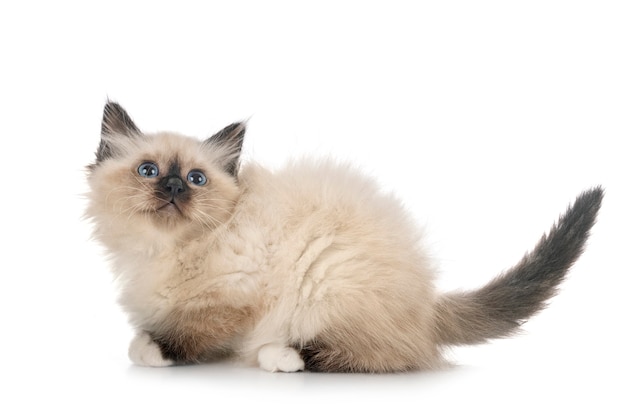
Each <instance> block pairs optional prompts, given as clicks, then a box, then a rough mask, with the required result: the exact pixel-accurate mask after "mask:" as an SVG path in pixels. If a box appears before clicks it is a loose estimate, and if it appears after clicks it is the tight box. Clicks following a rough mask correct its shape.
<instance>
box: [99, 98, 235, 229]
mask: <svg viewBox="0 0 626 414" xmlns="http://www.w3.org/2000/svg"><path fill="white" fill-rule="evenodd" d="M244 133H245V124H243V123H234V124H231V125H229V126H227V127H226V128H224V129H223V130H221V131H220V132H218V133H217V134H215V135H213V136H212V137H210V138H208V139H206V140H204V141H201V140H196V139H194V138H189V137H186V136H182V135H179V134H174V133H167V132H161V133H154V134H147V133H142V132H141V131H140V130H139V128H137V126H136V125H135V123H134V122H133V121H132V119H131V118H130V116H129V115H128V114H127V113H126V111H125V110H124V109H123V108H122V107H121V106H120V105H118V104H117V103H114V102H108V103H107V104H106V106H105V108H104V116H103V119H102V134H101V141H100V144H99V146H98V149H97V151H96V161H95V162H94V163H93V164H91V165H89V166H88V181H89V186H90V190H91V191H90V193H89V196H88V197H89V207H88V210H87V216H89V217H91V218H92V219H93V220H94V221H95V223H96V225H97V226H98V227H99V232H100V233H107V230H110V232H109V233H116V234H122V233H124V231H126V230H127V231H129V232H137V231H140V232H141V231H142V230H145V231H146V234H151V233H152V232H150V231H149V228H153V229H159V230H166V231H168V232H174V233H176V232H178V231H182V232H187V231H193V230H197V231H206V230H211V229H214V228H215V227H217V226H219V225H221V224H223V223H225V222H226V221H227V220H228V218H229V217H230V215H231V214H232V211H233V209H234V206H235V204H236V202H237V200H238V198H239V195H240V190H239V186H238V181H237V174H238V170H239V159H240V154H241V147H242V143H243V137H244Z"/></svg>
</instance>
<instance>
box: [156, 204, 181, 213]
mask: <svg viewBox="0 0 626 414" xmlns="http://www.w3.org/2000/svg"><path fill="white" fill-rule="evenodd" d="M157 213H159V214H160V215H165V216H182V215H183V212H182V210H181V209H180V207H178V205H176V203H174V202H169V203H165V204H163V205H162V206H161V207H159V208H157Z"/></svg>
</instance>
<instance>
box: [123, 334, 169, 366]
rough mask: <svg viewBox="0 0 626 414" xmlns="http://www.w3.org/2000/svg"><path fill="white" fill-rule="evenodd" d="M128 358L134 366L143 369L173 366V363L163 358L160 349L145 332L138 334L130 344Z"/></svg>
mask: <svg viewBox="0 0 626 414" xmlns="http://www.w3.org/2000/svg"><path fill="white" fill-rule="evenodd" d="M128 357H129V358H130V360H131V361H133V363H134V364H136V365H141V366H144V367H167V366H170V365H172V364H174V362H173V361H170V360H169V359H164V358H163V355H161V349H159V346H158V345H157V344H156V343H154V341H153V340H152V338H150V335H148V334H147V333H146V332H141V333H138V334H137V335H136V336H135V338H134V339H133V340H132V341H131V342H130V347H129V348H128Z"/></svg>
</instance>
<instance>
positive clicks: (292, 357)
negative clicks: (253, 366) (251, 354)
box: [258, 344, 304, 372]
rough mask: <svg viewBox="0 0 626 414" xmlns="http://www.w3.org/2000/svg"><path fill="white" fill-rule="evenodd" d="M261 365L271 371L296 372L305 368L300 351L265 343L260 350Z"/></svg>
mask: <svg viewBox="0 0 626 414" xmlns="http://www.w3.org/2000/svg"><path fill="white" fill-rule="evenodd" d="M258 360H259V365H260V366H261V368H263V369H264V370H266V371H269V372H277V371H278V372H296V371H302V370H303V369H304V361H303V360H302V358H300V355H299V354H298V352H297V351H296V350H295V349H293V348H290V347H285V346H282V345H275V344H270V345H265V346H263V347H262V348H261V349H260V350H259V355H258Z"/></svg>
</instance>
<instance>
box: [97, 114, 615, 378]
mask: <svg viewBox="0 0 626 414" xmlns="http://www.w3.org/2000/svg"><path fill="white" fill-rule="evenodd" d="M244 133H245V125H244V124H242V123H234V124H232V125H229V126H228V127H226V128H224V129H223V130H221V131H220V132H218V133H217V134H215V135H214V136H212V137H211V138H209V139H207V140H204V141H198V140H195V139H193V138H189V137H185V136H182V135H178V134H174V133H166V132H163V133H156V134H146V133H142V132H141V131H140V130H139V128H137V126H136V125H135V124H134V122H133V121H132V120H131V118H130V117H129V116H128V114H127V113H126V112H125V111H124V109H123V108H122V107H121V106H120V105H118V104H116V103H113V102H108V103H107V104H106V106H105V108H104V117H103V121H102V136H101V142H100V145H99V147H98V149H97V152H96V160H95V162H94V163H93V164H91V165H90V166H89V167H88V181H89V186H90V192H89V205H88V208H87V213H86V214H87V216H88V217H89V218H90V219H91V220H92V221H93V224H94V235H95V238H97V239H98V240H99V241H100V242H102V243H103V244H104V246H105V247H106V248H107V251H108V254H109V257H110V259H111V262H112V266H113V271H114V273H115V274H116V275H117V277H118V279H119V281H120V285H121V292H120V303H121V305H122V307H123V308H124V310H125V311H126V312H127V313H128V315H129V317H130V323H131V324H132V326H133V327H134V328H135V329H136V332H137V335H136V337H135V338H134V339H133V341H132V342H131V345H130V351H129V356H130V359H131V360H132V361H133V362H134V363H136V364H139V365H149V366H167V365H172V364H187V363H198V362H203V361H210V360H215V359H218V358H223V357H226V356H235V357H237V358H240V359H241V360H244V361H247V362H250V363H253V364H258V365H259V366H260V367H261V368H263V369H265V370H268V371H284V372H292V371H299V370H303V369H307V370H314V371H338V372H393V371H405V370H415V369H432V368H437V367H440V366H442V364H443V363H444V361H443V360H442V356H441V353H442V349H443V348H445V347H446V346H450V345H460V344H476V343H481V342H484V341H486V340H488V339H490V338H500V337H505V336H508V335H510V334H513V333H515V332H516V331H517V330H518V328H519V327H520V325H521V324H522V323H523V322H524V321H525V320H526V319H528V318H529V317H530V316H532V315H533V314H535V313H536V312H538V311H539V310H541V309H542V308H543V307H544V306H545V303H546V301H547V300H548V299H549V298H550V297H552V296H553V295H554V294H555V293H556V290H557V287H558V285H559V283H560V282H561V281H562V280H563V278H564V276H565V274H566V272H567V271H568V269H569V268H570V266H572V264H573V263H574V262H575V261H576V259H577V258H578V257H579V255H580V254H581V252H582V250H583V248H584V244H585V241H586V239H587V236H588V233H589V231H590V229H591V227H592V226H593V224H594V221H595V218H596V215H597V213H598V210H599V208H600V204H601V200H602V196H603V190H602V189H601V188H600V187H598V188H594V189H591V190H589V191H586V192H584V193H582V194H581V195H580V196H579V197H578V199H577V200H576V201H575V203H574V204H573V205H572V206H571V207H569V208H568V210H567V212H566V213H565V214H564V215H563V216H562V217H561V218H560V220H559V221H558V223H557V224H556V225H555V226H554V227H553V228H552V229H551V231H550V232H549V233H548V234H547V235H545V236H544V237H543V238H542V239H541V240H540V241H539V243H538V244H537V246H536V247H535V249H534V250H533V251H531V252H530V253H528V254H527V255H526V256H524V258H523V259H522V260H521V261H520V262H519V263H518V264H517V265H516V266H515V267H513V268H511V269H510V270H508V271H506V272H504V273H502V274H501V275H500V276H498V277H496V278H495V279H493V280H492V281H491V282H489V283H488V284H487V285H485V286H483V287H482V288H479V289H477V290H473V291H469V292H456V293H444V294H441V293H437V292H435V290H434V287H433V277H434V271H433V267H432V266H431V264H430V261H429V258H428V255H427V254H426V252H425V251H424V249H423V247H422V246H421V241H420V238H421V235H420V233H419V232H418V231H417V229H415V228H414V226H413V224H412V222H411V220H410V218H409V217H408V216H407V212H406V211H404V210H403V208H402V207H401V205H400V203H398V202H397V201H396V200H395V199H394V198H393V197H390V196H388V195H385V194H383V193H381V191H380V190H379V189H378V188H376V186H375V185H374V184H373V183H372V181H370V180H369V179H367V178H365V177H362V176H361V175H359V174H358V173H357V172H356V171H354V170H353V169H350V168H349V167H347V166H344V165H337V164H335V163H332V162H330V161H302V162H299V163H292V164H289V165H287V166H286V167H284V168H283V169H282V170H279V171H276V172H272V171H269V170H267V169H265V168H263V167H261V166H259V165H256V164H254V163H250V164H247V165H245V166H242V167H241V168H240V163H239V160H240V153H241V149H242V144H243V138H244Z"/></svg>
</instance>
